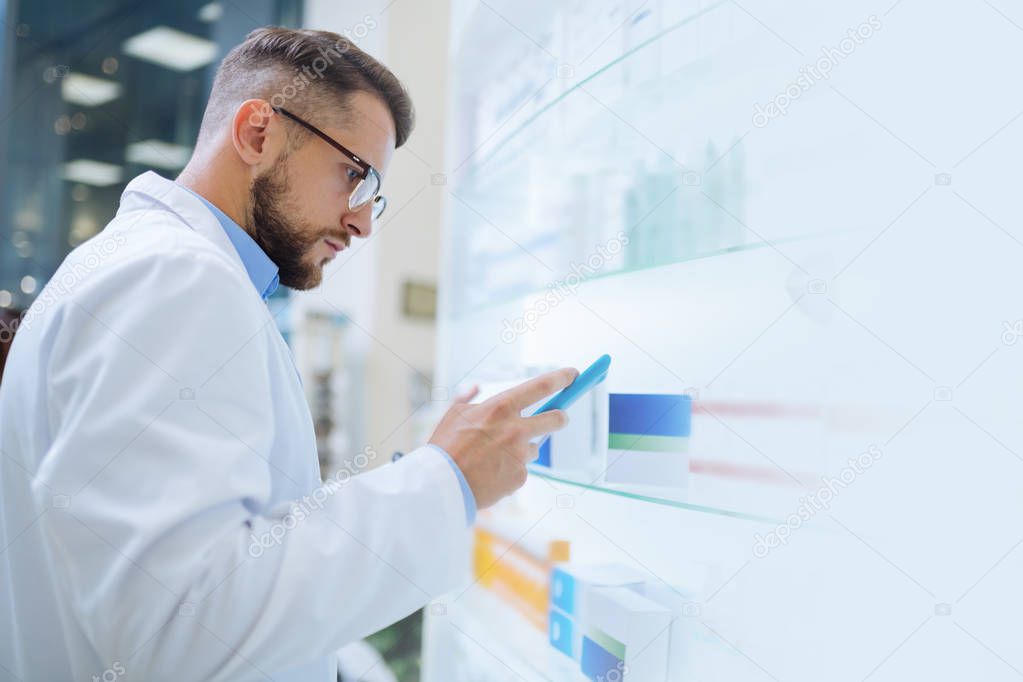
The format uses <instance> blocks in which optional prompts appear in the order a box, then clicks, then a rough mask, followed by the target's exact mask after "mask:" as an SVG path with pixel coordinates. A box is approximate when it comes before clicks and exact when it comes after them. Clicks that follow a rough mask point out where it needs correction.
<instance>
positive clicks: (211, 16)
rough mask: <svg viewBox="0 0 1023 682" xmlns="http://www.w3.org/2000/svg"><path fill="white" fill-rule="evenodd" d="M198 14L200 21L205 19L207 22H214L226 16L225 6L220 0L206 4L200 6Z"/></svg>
mask: <svg viewBox="0 0 1023 682" xmlns="http://www.w3.org/2000/svg"><path fill="white" fill-rule="evenodd" d="M196 16H197V17H198V18H199V21H205V22H206V23H207V24H210V23H213V22H214V21H216V20H218V19H220V17H222V16H224V6H223V5H221V4H220V3H219V2H211V3H208V4H205V5H203V6H202V7H200V8H199V14H197V15H196Z"/></svg>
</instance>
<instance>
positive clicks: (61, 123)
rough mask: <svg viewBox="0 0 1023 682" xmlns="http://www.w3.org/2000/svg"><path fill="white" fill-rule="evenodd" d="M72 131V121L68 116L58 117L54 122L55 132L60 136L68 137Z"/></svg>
mask: <svg viewBox="0 0 1023 682" xmlns="http://www.w3.org/2000/svg"><path fill="white" fill-rule="evenodd" d="M70 131H71V119H70V118H68V116H67V115H64V116H59V117H57V120H56V121H54V122H53V132H55V133H57V134H58V135H67V134H68V133H69V132H70Z"/></svg>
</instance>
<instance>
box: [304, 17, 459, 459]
mask: <svg viewBox="0 0 1023 682" xmlns="http://www.w3.org/2000/svg"><path fill="white" fill-rule="evenodd" d="M448 11H449V10H448V1H447V0H436V1H431V2H429V3H420V2H409V1H407V0H395V1H394V2H392V1H391V0H376V1H375V2H368V3H339V2H332V1H329V0H307V2H306V6H305V19H304V24H305V26H306V27H308V28H315V29H323V30H330V31H335V32H338V33H341V34H343V35H348V36H349V37H351V38H352V39H353V41H354V42H355V43H356V44H358V45H359V47H360V48H361V49H363V50H365V51H367V52H369V53H370V54H371V55H373V56H374V57H376V58H377V59H379V60H381V61H382V62H383V63H384V64H386V65H387V66H388V67H390V68H391V69H392V70H393V71H394V72H395V74H396V75H397V76H398V77H399V78H400V79H401V80H402V82H403V83H404V84H405V85H406V87H407V88H408V90H409V92H410V93H411V95H412V98H413V101H414V102H415V107H416V114H417V123H416V128H415V131H414V133H413V135H412V137H411V139H410V140H409V141H408V142H407V143H406V144H405V145H404V146H403V147H402V148H401V149H398V150H397V152H396V153H395V156H394V159H393V161H392V164H391V168H390V169H389V172H388V175H387V177H385V178H384V192H385V193H386V195H387V198H388V209H387V213H385V214H384V216H383V217H382V219H381V221H380V224H379V225H376V226H374V232H375V233H374V234H373V235H372V236H371V237H370V238H369V239H368V240H365V241H363V240H356V242H358V243H357V244H356V242H353V248H352V250H351V251H350V252H348V253H347V254H343V255H342V256H341V257H339V258H338V260H337V261H336V262H335V263H333V264H332V265H331V266H330V267H328V269H327V272H326V273H325V279H324V284H323V286H321V287H320V288H319V289H318V290H316V291H313V292H304V293H298V294H297V296H296V301H295V303H294V304H293V306H292V310H293V314H294V315H295V317H294V318H293V319H294V320H296V321H297V320H299V319H301V316H302V315H304V313H305V311H307V310H325V311H328V312H333V313H337V312H343V313H345V314H347V315H349V316H350V317H351V319H352V320H353V322H354V325H353V329H352V332H351V334H350V335H349V336H350V338H351V339H352V341H353V343H355V344H359V345H360V346H361V349H362V350H363V351H364V352H365V354H366V357H367V363H368V366H367V373H366V376H367V380H366V387H365V388H366V391H365V399H366V400H367V401H368V405H367V408H368V409H367V410H366V411H365V412H366V414H367V417H368V424H367V427H366V429H365V432H366V434H367V436H368V441H369V442H368V443H367V444H368V445H371V446H372V447H374V448H376V449H377V450H378V451H379V452H380V453H381V454H383V455H385V457H382V458H380V459H378V460H377V461H378V462H380V461H386V460H387V459H388V458H389V455H390V454H391V452H393V451H394V450H407V449H409V448H411V447H414V446H415V445H417V444H418V443H417V442H415V440H414V439H413V426H414V424H415V423H416V419H415V418H414V417H413V418H410V417H412V407H411V403H410V401H411V399H412V395H411V388H412V385H413V377H415V376H416V375H417V373H418V374H419V375H423V376H426V377H431V376H432V373H433V364H434V355H435V344H434V341H435V339H434V336H435V326H434V324H432V323H429V322H423V321H418V320H410V319H407V318H405V317H404V315H403V314H402V312H401V304H402V300H401V294H402V283H403V282H404V281H405V280H407V279H413V280H416V281H426V282H435V281H437V269H438V257H439V252H440V242H439V235H440V223H441V209H442V198H443V190H444V186H443V185H442V184H435V183H436V182H438V181H439V180H440V179H439V178H435V177H434V176H435V174H441V173H443V170H444V169H443V156H444V136H443V132H444V123H443V122H444V103H445V101H446V93H445V87H446V75H447V54H448V21H449V15H448ZM357 449H361V448H357Z"/></svg>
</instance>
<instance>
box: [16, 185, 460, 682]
mask: <svg viewBox="0 0 1023 682" xmlns="http://www.w3.org/2000/svg"><path fill="white" fill-rule="evenodd" d="M0 449H2V451H3V452H2V457H0V460H2V467H0V489H2V494H3V509H2V517H0V521H2V523H0V548H3V549H2V552H0V679H5V678H6V676H8V675H13V676H16V677H14V678H13V679H22V680H45V681H47V682H50V681H53V680H69V679H75V680H93V679H94V677H98V678H99V679H103V680H111V679H116V680H147V681H149V680H171V679H172V680H189V681H191V680H249V679H261V680H264V679H268V678H272V679H274V680H280V681H284V680H304V681H309V680H312V681H314V682H321V681H322V682H327V681H328V680H330V681H333V680H334V679H335V675H336V657H335V652H336V650H337V649H338V648H340V647H341V646H342V645H343V644H345V643H346V642H349V641H351V640H354V639H357V638H360V637H363V636H365V635H367V634H369V633H372V632H374V631H376V630H378V629H380V628H382V627H384V626H386V625H387V624H389V623H391V622H393V621H394V620H396V619H399V618H401V617H403V616H405V615H407V614H408V613H410V612H412V611H414V610H415V609H416V608H418V607H420V606H422V605H423V604H424V603H426V602H427V601H428V600H430V599H431V598H434V597H436V596H438V595H440V594H441V593H443V592H445V591H447V590H449V589H451V588H453V587H454V586H455V585H456V584H457V583H458V582H459V581H460V580H462V579H464V575H465V569H466V567H467V564H468V549H469V531H468V530H467V528H466V512H465V506H464V501H463V496H462V491H461V489H460V486H459V482H458V479H457V476H456V474H455V473H454V470H453V469H452V467H451V466H450V463H449V462H448V461H447V460H446V458H445V457H444V455H443V454H442V453H441V452H439V451H436V450H434V449H432V448H429V447H424V448H420V449H418V450H415V451H413V452H411V453H409V454H408V455H407V456H406V457H404V458H403V459H401V460H400V461H399V462H397V463H395V464H387V465H385V466H383V467H381V468H379V469H375V470H373V471H370V472H368V473H365V474H363V475H360V476H358V477H355V478H351V479H350V480H347V479H346V478H344V477H342V479H340V480H341V483H342V484H341V485H340V486H337V487H336V488H330V489H327V490H324V489H322V488H319V486H320V476H319V472H318V466H317V457H316V446H315V439H314V435H313V424H312V421H311V418H310V414H309V410H308V407H307V404H306V401H305V398H304V396H303V392H302V387H301V383H300V381H299V378H298V374H297V372H296V370H295V366H294V364H293V362H292V358H291V354H290V350H289V349H288V347H287V345H286V344H285V343H284V341H283V339H282V338H281V336H280V334H279V333H278V331H277V327H276V325H275V324H274V321H273V319H272V318H271V315H270V313H269V312H268V309H267V306H266V305H265V304H264V303H263V301H262V300H261V299H260V296H259V294H258V293H257V292H256V290H255V288H254V287H253V285H252V283H251V282H250V281H249V279H248V278H247V275H246V272H245V270H244V268H243V265H242V263H241V261H240V259H239V258H238V256H237V253H236V251H235V249H234V247H233V246H232V245H231V243H230V241H229V240H228V238H227V236H226V234H225V233H224V231H223V229H222V227H221V226H220V224H219V223H218V222H217V220H216V219H215V218H214V216H213V215H212V214H211V213H210V211H209V210H208V209H207V208H206V207H205V206H204V205H203V204H202V203H201V201H200V200H199V199H198V198H196V197H195V196H193V195H191V194H190V193H189V192H188V191H187V190H185V189H184V188H182V187H180V186H179V185H176V184H175V183H173V182H171V181H169V180H166V179H164V178H161V177H160V176H158V175H156V174H155V173H146V174H144V175H141V176H139V177H137V178H135V179H134V180H133V181H132V182H131V183H130V184H129V185H128V187H127V188H126V189H125V191H124V194H123V196H122V198H121V206H120V209H119V210H118V213H117V216H116V217H115V218H114V220H113V221H112V222H111V223H110V224H109V225H108V226H107V227H106V229H104V230H103V231H102V232H101V233H100V234H98V235H97V236H96V237H94V238H93V239H92V240H90V241H89V242H87V243H85V244H83V245H82V246H80V247H79V248H77V249H75V250H74V251H73V252H72V253H71V254H70V255H69V256H68V258H67V259H66V260H65V261H64V263H63V264H62V265H61V267H60V269H59V270H58V271H57V273H56V274H55V275H54V278H53V279H52V280H51V281H50V283H49V284H48V285H47V287H46V288H45V289H44V290H43V291H42V292H40V295H39V297H38V299H37V300H36V303H35V304H34V306H33V309H32V310H31V312H30V314H29V315H28V316H27V317H26V320H25V322H24V323H23V324H22V327H21V328H20V329H19V332H18V334H17V336H16V338H15V341H14V344H13V348H12V349H11V354H10V357H9V360H8V363H7V369H6V374H5V376H4V378H3V382H2V386H0ZM358 454H359V453H358V452H353V453H351V456H352V458H353V464H352V467H353V468H356V467H358V466H359V465H360V464H365V460H364V459H362V458H361V457H356V456H357V455H358ZM362 454H363V455H364V456H366V457H367V458H369V459H372V458H373V457H374V456H375V455H374V453H372V452H368V453H367V452H365V451H363V452H362ZM381 456H383V455H382V454H381ZM306 495H308V496H310V497H309V498H308V499H307V500H306V501H305V502H304V503H303V504H302V506H301V507H292V503H293V502H294V501H296V500H299V499H300V498H302V497H303V496H306Z"/></svg>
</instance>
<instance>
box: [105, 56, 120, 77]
mask: <svg viewBox="0 0 1023 682" xmlns="http://www.w3.org/2000/svg"><path fill="white" fill-rule="evenodd" d="M117 66H118V64H117V58H116V57H107V58H106V59H104V60H103V66H102V68H103V73H105V74H107V75H108V76H111V75H113V74H115V73H117Z"/></svg>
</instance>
